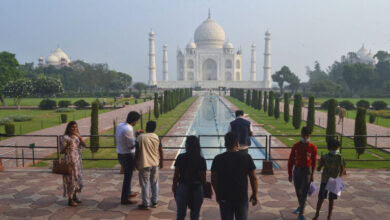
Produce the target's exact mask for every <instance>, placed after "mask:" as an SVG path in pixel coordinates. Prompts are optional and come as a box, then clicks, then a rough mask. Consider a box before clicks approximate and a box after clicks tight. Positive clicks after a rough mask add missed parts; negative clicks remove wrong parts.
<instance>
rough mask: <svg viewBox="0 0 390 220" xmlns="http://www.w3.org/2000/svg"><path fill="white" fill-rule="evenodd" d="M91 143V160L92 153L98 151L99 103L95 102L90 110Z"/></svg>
mask: <svg viewBox="0 0 390 220" xmlns="http://www.w3.org/2000/svg"><path fill="white" fill-rule="evenodd" d="M90 134H91V141H90V148H91V152H92V158H94V153H96V152H97V151H98V150H99V146H100V145H99V136H98V135H99V102H98V101H95V102H93V103H92V109H91V132H90Z"/></svg>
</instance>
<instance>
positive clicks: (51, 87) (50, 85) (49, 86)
mask: <svg viewBox="0 0 390 220" xmlns="http://www.w3.org/2000/svg"><path fill="white" fill-rule="evenodd" d="M32 84H33V87H34V94H35V95H38V96H40V97H46V98H49V97H52V96H56V95H60V94H62V93H63V92H64V89H63V88H62V83H61V81H60V80H58V79H55V78H51V77H46V76H39V77H36V78H35V79H33V80H32Z"/></svg>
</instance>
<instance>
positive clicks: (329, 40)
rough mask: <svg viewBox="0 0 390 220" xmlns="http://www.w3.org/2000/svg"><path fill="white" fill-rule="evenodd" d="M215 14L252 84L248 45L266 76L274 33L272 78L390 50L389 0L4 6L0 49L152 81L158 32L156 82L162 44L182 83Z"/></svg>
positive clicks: (39, 0)
mask: <svg viewBox="0 0 390 220" xmlns="http://www.w3.org/2000/svg"><path fill="white" fill-rule="evenodd" d="M209 8H211V16H212V18H213V19H214V20H216V22H217V23H219V24H220V25H221V26H222V28H223V29H224V30H225V33H226V38H227V39H229V40H230V41H231V42H232V43H233V45H234V46H235V48H236V49H238V48H239V47H240V46H241V47H242V50H243V79H244V80H246V79H249V71H250V45H251V43H252V42H253V43H255V44H256V45H257V78H258V79H262V78H263V70H262V67H263V59H264V57H263V52H264V32H265V31H266V29H267V28H269V30H270V31H271V33H272V36H271V38H272V40H271V44H272V73H274V72H275V71H277V70H279V69H280V68H281V66H283V65H287V66H289V67H290V69H291V70H292V71H293V72H295V73H296V74H297V75H298V76H299V77H300V78H301V79H303V80H304V81H305V80H307V77H306V75H305V66H307V65H310V66H312V65H313V63H314V61H315V60H318V61H319V62H320V63H321V65H322V67H323V68H326V67H327V66H329V65H330V64H332V63H333V61H334V60H336V59H337V60H339V59H340V56H341V55H344V54H346V53H347V52H349V51H356V50H358V49H359V48H360V47H361V45H362V43H364V44H365V46H366V47H367V48H368V49H371V50H372V51H373V52H376V51H377V50H386V51H390V13H389V9H390V1H388V0H371V1H370V0H342V1H340V0H327V1H319V0H273V1H270V0H262V1H260V0H256V1H255V0H253V1H248V0H240V1H238V0H236V1H233V0H196V1H195V0H192V1H190V0H185V1H184V0H175V1H171V0H164V1H163V0H155V1H151V0H126V1H124V0H115V1H103V0H88V1H87V0H82V1H81V0H66V1H65V0H62V1H56V0H34V1H29V0H24V1H22V0H0V51H4V50H6V51H10V52H12V53H15V54H16V56H17V59H18V60H19V62H20V63H24V62H34V63H35V64H36V63H37V59H38V58H39V57H40V56H43V57H47V56H48V55H49V53H50V51H51V50H54V49H55V48H56V46H57V45H60V47H61V48H62V49H63V50H64V51H65V52H66V53H67V54H68V55H69V56H70V57H71V58H72V60H75V59H82V60H86V61H87V62H91V63H101V62H104V63H107V64H108V65H109V67H110V68H112V69H115V70H117V71H122V72H126V73H128V74H130V75H131V76H132V77H133V79H134V80H135V81H143V82H147V76H148V32H149V31H150V29H151V28H152V29H153V30H154V32H155V33H156V56H157V57H156V63H157V79H158V80H159V79H161V78H162V45H163V44H164V43H166V44H168V51H169V79H170V80H176V50H177V48H178V47H180V48H183V47H185V45H186V44H187V43H188V41H189V40H191V39H193V34H194V31H195V29H196V28H197V27H198V26H199V25H200V24H201V23H202V22H203V21H204V20H205V19H206V18H207V13H208V9H209Z"/></svg>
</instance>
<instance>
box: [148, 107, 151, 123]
mask: <svg viewBox="0 0 390 220" xmlns="http://www.w3.org/2000/svg"><path fill="white" fill-rule="evenodd" d="M150 120H152V109H151V108H150V106H149V111H148V121H150Z"/></svg>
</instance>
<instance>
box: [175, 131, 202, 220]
mask: <svg viewBox="0 0 390 220" xmlns="http://www.w3.org/2000/svg"><path fill="white" fill-rule="evenodd" d="M185 149H186V152H185V153H182V154H180V155H179V156H178V157H177V159H176V162H175V174H174V177H173V184H172V192H173V194H174V196H175V199H176V207H177V217H176V219H177V220H184V218H185V216H186V212H187V207H189V208H190V217H191V220H197V219H199V213H200V208H201V206H202V203H203V184H204V183H205V182H206V170H207V165H206V160H205V159H204V158H203V157H202V155H201V151H200V143H199V139H198V138H197V137H196V136H188V137H187V140H186V143H185Z"/></svg>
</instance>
